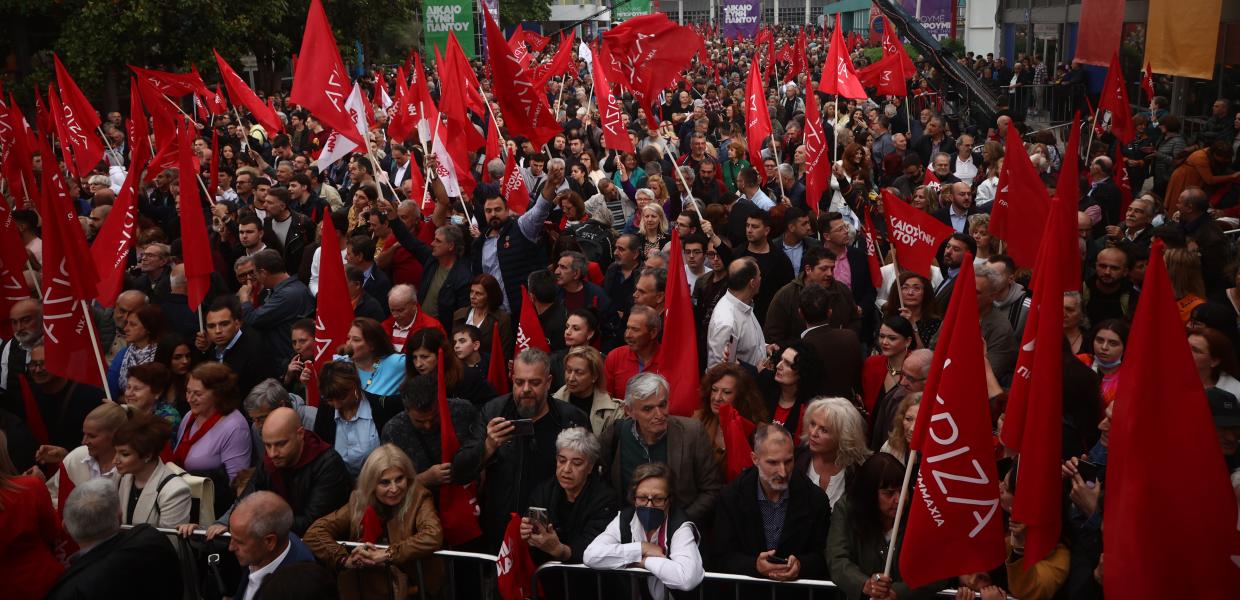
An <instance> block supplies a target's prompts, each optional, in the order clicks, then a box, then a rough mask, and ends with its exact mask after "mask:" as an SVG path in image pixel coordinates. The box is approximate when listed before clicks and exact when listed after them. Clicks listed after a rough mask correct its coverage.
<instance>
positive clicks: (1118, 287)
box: [1082, 246, 1137, 323]
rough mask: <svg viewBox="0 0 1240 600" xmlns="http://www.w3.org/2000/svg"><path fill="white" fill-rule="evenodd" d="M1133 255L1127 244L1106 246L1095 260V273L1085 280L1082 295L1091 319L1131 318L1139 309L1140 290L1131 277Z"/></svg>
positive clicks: (1087, 315)
mask: <svg viewBox="0 0 1240 600" xmlns="http://www.w3.org/2000/svg"><path fill="white" fill-rule="evenodd" d="M1130 268H1132V256H1131V255H1130V254H1129V253H1128V252H1127V250H1125V249H1124V247H1123V246H1116V247H1114V248H1104V249H1103V250H1102V251H1101V252H1099V253H1098V258H1097V259H1096V261H1095V262H1094V276H1093V277H1092V278H1090V279H1087V280H1085V289H1084V290H1083V292H1084V293H1083V294H1082V296H1084V299H1085V316H1086V317H1088V318H1089V322H1090V323H1101V322H1103V321H1105V320H1107V319H1128V318H1130V317H1131V316H1132V314H1133V312H1135V311H1136V309H1137V292H1136V290H1134V289H1133V287H1132V282H1131V281H1129V280H1128V270H1129V269H1130Z"/></svg>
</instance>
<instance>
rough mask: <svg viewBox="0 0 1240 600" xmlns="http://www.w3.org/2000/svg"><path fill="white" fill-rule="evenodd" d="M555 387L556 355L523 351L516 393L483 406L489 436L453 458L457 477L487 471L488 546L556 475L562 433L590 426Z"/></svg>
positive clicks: (473, 477) (483, 520)
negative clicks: (553, 358) (561, 398)
mask: <svg viewBox="0 0 1240 600" xmlns="http://www.w3.org/2000/svg"><path fill="white" fill-rule="evenodd" d="M540 203H541V201H540ZM488 204H490V202H489V201H488ZM550 388H551V358H550V357H548V356H547V354H546V353H545V352H543V351H541V350H538V349H534V348H531V349H528V350H524V351H522V352H521V353H520V354H518V355H517V357H516V359H515V360H514V361H513V365H512V393H511V394H506V395H503V396H500V397H498V398H496V399H494V400H492V401H490V402H488V403H487V404H486V405H485V406H483V407H482V414H481V418H480V420H479V427H481V428H484V429H485V430H486V433H485V435H484V436H483V437H482V439H481V440H478V441H476V442H474V443H472V444H469V445H467V446H462V447H461V449H460V451H459V452H457V453H456V457H455V458H453V460H452V473H453V478H454V479H456V480H459V481H477V480H479V478H480V477H481V476H483V475H484V474H485V481H486V483H485V485H484V486H483V487H482V489H481V494H480V500H481V503H482V507H481V508H482V513H481V515H480V517H479V519H478V520H479V522H480V524H481V525H482V535H483V540H482V543H484V544H487V547H495V546H494V544H498V543H499V541H500V538H501V537H502V536H503V534H504V529H505V527H506V526H507V525H508V515H509V514H510V513H513V512H515V513H518V514H525V511H526V509H528V508H529V497H530V491H531V490H533V489H534V488H535V487H537V486H538V484H540V483H542V482H543V481H546V480H547V479H549V478H551V477H554V476H555V444H554V442H555V438H556V436H557V435H559V433H560V432H561V431H563V430H565V429H568V428H569V427H585V428H587V429H588V428H589V427H590V419H589V418H588V417H586V414H585V413H583V412H581V409H579V408H577V407H575V406H573V405H572V404H569V403H567V402H561V401H559V400H556V399H554V398H550V397H549V396H548V393H547V392H548V390H549V389H550Z"/></svg>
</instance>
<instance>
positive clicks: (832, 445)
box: [794, 398, 870, 506]
mask: <svg viewBox="0 0 1240 600" xmlns="http://www.w3.org/2000/svg"><path fill="white" fill-rule="evenodd" d="M802 423H803V424H802V425H801V442H802V444H801V446H799V447H798V448H797V451H796V463H795V467H794V468H796V469H798V470H801V471H804V472H805V474H806V475H807V476H808V477H809V480H810V481H812V482H813V483H814V485H817V486H818V487H820V488H822V491H824V492H826V493H827V498H829V499H830V500H831V506H835V503H836V502H839V500H840V498H843V497H844V492H845V489H846V488H847V486H848V481H849V480H851V479H852V477H853V473H854V472H855V471H856V469H857V466H858V465H860V464H861V463H863V462H865V459H867V458H869V456H870V449H869V448H868V447H866V442H865V418H863V417H862V416H861V412H860V411H858V410H857V407H856V406H853V403H852V402H849V401H848V400H845V399H844V398H815V399H814V401H813V402H810V403H809V406H807V407H805V415H804V416H803V417H802Z"/></svg>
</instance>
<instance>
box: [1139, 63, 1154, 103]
mask: <svg viewBox="0 0 1240 600" xmlns="http://www.w3.org/2000/svg"><path fill="white" fill-rule="evenodd" d="M1141 91H1143V92H1145V100H1146V102H1149V101H1151V100H1153V99H1154V67H1151V66H1150V63H1149V62H1148V61H1147V62H1146V63H1145V70H1144V71H1142V72H1141Z"/></svg>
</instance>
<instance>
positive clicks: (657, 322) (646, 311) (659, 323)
mask: <svg viewBox="0 0 1240 600" xmlns="http://www.w3.org/2000/svg"><path fill="white" fill-rule="evenodd" d="M633 315H642V316H644V317H646V326H647V327H653V328H654V330H655V331H656V332H657V331H662V330H663V315H661V314H659V311H657V310H655V309H653V308H650V307H649V306H646V305H645V304H635V305H633V308H630V309H629V316H630V317H632V316H633ZM626 323H627V320H626Z"/></svg>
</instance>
